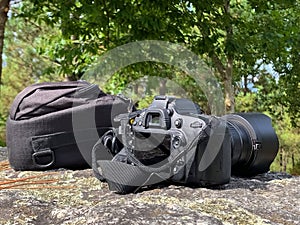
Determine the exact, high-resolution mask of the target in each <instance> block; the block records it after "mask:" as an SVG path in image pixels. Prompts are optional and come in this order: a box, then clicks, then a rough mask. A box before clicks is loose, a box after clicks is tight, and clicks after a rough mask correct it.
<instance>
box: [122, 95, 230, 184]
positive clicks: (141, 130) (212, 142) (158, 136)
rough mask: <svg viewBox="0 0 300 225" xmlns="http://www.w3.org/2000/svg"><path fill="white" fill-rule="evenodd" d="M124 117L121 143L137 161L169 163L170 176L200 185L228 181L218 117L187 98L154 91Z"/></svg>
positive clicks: (226, 143)
mask: <svg viewBox="0 0 300 225" xmlns="http://www.w3.org/2000/svg"><path fill="white" fill-rule="evenodd" d="M129 117H130V119H129V120H128V119H125V121H124V122H125V124H127V129H126V130H125V132H124V133H123V134H126V135H125V136H126V137H125V138H123V140H124V141H123V142H125V146H126V148H127V149H129V150H130V152H131V153H132V154H133V155H134V156H135V157H136V158H137V159H138V160H139V161H140V162H142V164H143V165H146V166H148V167H152V168H158V167H160V166H162V165H166V164H169V167H170V179H171V180H172V181H174V182H180V183H188V184H196V185H201V186H206V185H219V184H224V183H228V182H229V180H230V176H231V145H230V136H229V133H228V129H227V127H226V123H225V121H224V120H222V119H220V118H217V117H213V116H207V115H204V114H203V113H202V111H201V109H200V108H199V106H198V105H196V104H195V103H193V102H192V101H190V100H187V99H178V98H170V97H167V96H156V97H155V99H154V101H153V102H152V104H151V105H150V106H149V107H148V108H147V109H144V110H141V111H137V112H134V113H132V114H131V115H130V116H129Z"/></svg>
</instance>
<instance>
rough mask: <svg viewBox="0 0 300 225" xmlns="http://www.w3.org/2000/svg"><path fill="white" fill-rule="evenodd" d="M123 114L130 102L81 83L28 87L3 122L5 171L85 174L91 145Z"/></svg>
mask: <svg viewBox="0 0 300 225" xmlns="http://www.w3.org/2000/svg"><path fill="white" fill-rule="evenodd" d="M128 108H129V101H127V100H125V99H123V98H120V97H117V96H112V95H108V94H105V93H104V92H102V91H101V90H100V89H99V87H98V86H97V85H94V84H90V83H88V82H85V81H73V82H51V83H50V82H49V83H40V84H34V85H32V86H29V87H27V88H25V89H24V90H23V91H22V92H20V93H19V94H18V95H17V97H16V98H15V100H14V101H13V103H12V106H11V110H10V115H9V118H8V120H7V126H6V140H7V148H8V157H9V162H10V165H11V167H12V168H14V169H15V170H47V169H54V168H69V169H84V168H88V167H90V165H91V151H92V148H93V146H94V144H95V143H96V142H97V140H98V139H99V137H101V136H102V135H103V134H104V133H105V132H106V131H107V130H108V129H109V127H111V126H112V121H111V118H113V117H114V115H112V114H118V113H125V112H128ZM74 123H75V124H76V127H75V128H74Z"/></svg>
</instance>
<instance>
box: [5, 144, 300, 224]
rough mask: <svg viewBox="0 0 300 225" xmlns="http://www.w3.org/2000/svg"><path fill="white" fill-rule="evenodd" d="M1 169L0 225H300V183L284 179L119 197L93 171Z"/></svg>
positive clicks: (163, 187) (160, 188) (164, 188)
mask: <svg viewBox="0 0 300 225" xmlns="http://www.w3.org/2000/svg"><path fill="white" fill-rule="evenodd" d="M0 151H1V149H0ZM2 155H3V153H2ZM1 160H6V156H4V157H2V158H0V161H1ZM3 162H5V161H2V163H3ZM3 165H5V163H3ZM3 168H4V169H3V170H0V181H1V183H3V182H6V184H5V185H3V184H1V185H0V188H1V191H0V207H1V210H0V224H72V225H73V224H217V225H218V224H300V220H299V218H300V209H299V208H300V207H299V206H300V200H299V199H300V193H299V187H300V177H297V176H290V175H288V174H285V173H266V174H261V175H258V176H255V177H252V178H238V177H233V178H232V179H231V182H230V183H228V184H226V185H221V186H218V187H214V188H194V187H188V186H179V185H159V186H157V187H156V188H151V189H145V190H142V191H141V192H139V193H136V194H128V195H118V194H115V193H113V192H111V191H109V189H108V185H107V184H106V183H101V182H100V181H98V180H97V179H96V178H95V177H94V175H93V172H92V170H91V169H87V170H81V171H71V170H64V169H59V170H55V171H45V172H33V171H25V172H18V171H14V170H12V169H10V168H9V167H3ZM10 181H16V182H12V183H10ZM5 187H7V188H5Z"/></svg>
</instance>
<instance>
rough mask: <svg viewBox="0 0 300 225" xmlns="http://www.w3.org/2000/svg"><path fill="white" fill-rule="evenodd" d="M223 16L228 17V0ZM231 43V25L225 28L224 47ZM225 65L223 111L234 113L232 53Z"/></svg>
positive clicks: (229, 54)
mask: <svg viewBox="0 0 300 225" xmlns="http://www.w3.org/2000/svg"><path fill="white" fill-rule="evenodd" d="M224 11H225V14H227V15H228V17H230V0H226V1H225V5H224ZM232 41H233V28H232V24H228V26H226V45H229V44H230V43H231V42H232ZM226 56H227V65H226V69H225V71H226V72H225V79H224V90H225V107H226V108H225V110H226V112H227V113H234V106H235V105H234V86H233V79H232V76H233V60H234V54H233V52H227V53H226Z"/></svg>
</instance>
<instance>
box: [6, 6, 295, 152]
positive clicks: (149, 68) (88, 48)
mask: <svg viewBox="0 0 300 225" xmlns="http://www.w3.org/2000/svg"><path fill="white" fill-rule="evenodd" d="M17 8H18V10H17V11H14V12H13V14H12V15H13V16H12V17H11V18H10V26H12V27H14V28H13V29H14V30H13V29H12V28H10V29H11V30H10V31H9V32H10V33H8V35H7V40H8V44H7V45H6V46H7V47H6V53H5V56H6V57H7V59H6V61H7V62H6V63H7V66H6V67H5V69H4V76H5V77H4V79H5V83H4V86H3V90H4V94H5V93H7V95H8V94H10V95H14V94H15V93H16V91H17V90H20V89H21V87H23V86H24V85H26V84H28V83H30V82H31V81H41V80H45V79H48V80H60V79H64V78H67V79H69V80H75V79H79V78H80V77H81V76H82V75H83V74H84V73H85V72H86V71H87V70H89V69H90V68H91V66H92V65H93V63H95V62H97V59H98V57H99V56H101V55H102V54H104V53H105V52H107V51H108V50H111V49H113V48H115V47H117V46H120V45H122V44H126V43H129V42H133V41H138V40H163V41H169V42H174V43H179V44H182V45H184V46H185V47H187V48H189V49H190V50H192V51H193V52H194V53H195V54H197V55H199V56H200V57H201V58H202V59H203V60H204V61H205V62H206V63H207V65H208V66H209V67H210V68H211V69H212V70H213V72H214V73H215V75H216V77H218V79H219V81H220V82H221V84H222V88H223V91H224V96H225V101H224V102H225V104H224V105H226V109H227V111H228V112H232V111H233V110H234V108H236V109H237V110H238V111H261V112H266V113H268V114H269V115H270V116H272V118H273V120H274V121H280V122H278V123H276V125H278V126H277V129H278V132H279V137H280V140H281V142H282V146H287V145H288V146H292V147H291V148H287V147H282V148H281V149H285V152H289V154H290V156H292V155H293V154H294V153H293V154H292V152H294V150H295V149H299V145H298V144H296V145H293V144H292V141H291V140H296V139H297V137H298V136H297V135H296V136H295V137H294V136H293V137H294V138H291V139H290V140H289V138H288V137H289V136H291V135H292V134H297V132H298V133H299V130H298V129H299V128H298V127H299V126H300V124H299V118H300V102H299V100H298V99H297V98H298V96H299V94H300V93H299V90H300V86H299V85H300V76H299V74H298V71H299V69H300V68H299V60H300V55H299V51H298V50H299V48H300V46H299V45H300V40H299V39H300V17H299V16H298V15H299V14H300V1H299V0H296V1H294V0H293V1H292V0H274V1H258V0H236V1H234V0H214V1H213V0H206V1H195V0H180V1H179V0H165V1H157V0H153V1H142V0H134V1H133V0H124V1H118V0H112V1H107V0H99V1H86V0H68V1H62V0H53V1H48V0H23V1H22V3H21V4H19V5H18V7H17ZM20 49H21V50H20ZM21 68H22V69H21ZM20 71H22V72H20ZM25 74H26V75H25ZM46 74H47V75H46ZM58 74H59V75H58ZM145 75H147V76H150V77H151V76H153V77H155V76H157V75H159V76H160V77H162V78H165V79H171V80H173V81H175V82H176V83H177V84H179V85H180V86H181V87H183V88H184V90H186V92H185V94H186V95H187V96H188V97H190V98H191V99H193V100H194V101H197V102H199V103H201V105H203V107H204V108H205V110H206V112H209V111H210V109H209V106H208V105H207V104H206V102H205V96H204V94H203V92H202V90H201V87H198V86H197V85H196V83H195V81H194V80H193V79H192V78H190V77H188V76H187V74H185V73H184V72H183V71H179V70H176V69H175V68H174V67H172V66H169V65H165V64H160V63H153V62H145V63H138V64H134V65H130V66H128V67H126V68H123V69H122V70H121V71H118V72H117V73H116V74H114V76H113V77H112V78H111V80H110V81H109V82H108V83H106V84H105V85H106V86H105V87H104V88H105V90H106V91H110V92H112V93H114V94H117V92H119V91H121V90H122V89H124V88H125V87H126V86H127V85H128V84H130V83H132V82H133V81H134V80H138V79H141V78H142V77H143V76H145ZM146 81H147V82H150V83H151V82H152V81H151V79H149V80H145V79H144V80H143V82H146ZM16 84H18V85H17V86H16ZM13 85H15V86H16V87H14V90H15V91H14V92H13V91H12V90H10V89H9V88H11V87H13ZM151 85H152V84H150V86H149V88H148V90H146V93H147V95H148V96H153V95H154V94H157V93H158V92H160V93H164V91H165V90H166V89H167V88H169V89H170V90H172V87H170V84H168V83H166V82H165V81H164V79H160V85H156V86H155V85H154V86H153V85H152V86H151ZM142 87H143V85H142V84H137V85H135V86H134V87H132V88H133V89H134V91H135V92H136V93H137V92H138V91H139V90H140V89H141V88H142ZM144 97H147V96H144ZM11 98H12V97H8V98H7V99H11ZM143 104H144V103H141V105H142V106H143ZM4 105H8V102H5V103H4ZM6 108H7V107H6ZM4 111H5V110H4ZM4 111H3V112H1V114H2V115H5V113H4ZM291 137H292V136H291ZM293 142H295V141H293ZM297 143H298V142H297ZM288 149H289V150H288ZM291 149H293V150H291ZM297 154H298V153H297ZM297 154H296V155H297ZM294 155H295V154H294ZM298 155H299V154H298Z"/></svg>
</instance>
